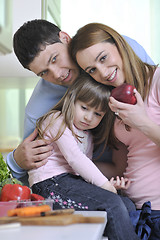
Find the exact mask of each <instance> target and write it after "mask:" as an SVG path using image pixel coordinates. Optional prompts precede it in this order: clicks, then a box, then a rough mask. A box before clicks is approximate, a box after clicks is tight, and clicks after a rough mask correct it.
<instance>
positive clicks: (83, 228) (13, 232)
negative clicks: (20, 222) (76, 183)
mask: <svg viewBox="0 0 160 240" xmlns="http://www.w3.org/2000/svg"><path fill="white" fill-rule="evenodd" d="M75 214H83V215H84V216H94V217H104V218H105V222H104V223H79V224H71V225H67V226H20V227H17V228H6V229H0V236H1V239H3V240H11V239H12V240H29V239H37V240H45V239H54V240H101V239H107V238H102V236H103V231H104V228H105V225H106V223H107V213H106V212H104V211H76V212H75Z"/></svg>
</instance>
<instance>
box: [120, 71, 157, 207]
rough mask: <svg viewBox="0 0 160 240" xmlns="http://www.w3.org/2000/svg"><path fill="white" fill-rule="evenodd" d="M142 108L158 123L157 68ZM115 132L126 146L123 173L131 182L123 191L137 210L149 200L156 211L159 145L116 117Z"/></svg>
mask: <svg viewBox="0 0 160 240" xmlns="http://www.w3.org/2000/svg"><path fill="white" fill-rule="evenodd" d="M145 107H146V110H147V114H148V116H149V117H150V119H151V120H152V121H153V122H155V123H157V124H158V125H160V68H158V69H157V70H156V72H155V74H154V79H153V83H152V88H151V90H150V94H149V106H148V105H147V102H146V101H145ZM115 132H116V136H117V138H118V139H119V140H120V141H121V142H122V143H124V144H125V145H126V146H127V148H128V156H127V157H128V167H127V169H126V172H125V174H124V175H125V177H127V178H129V179H131V181H132V182H131V186H130V187H129V188H128V189H127V190H126V191H125V193H126V194H127V196H128V197H129V198H130V199H132V200H133V202H135V204H136V207H137V208H138V209H140V208H141V207H142V205H143V203H144V202H146V201H151V206H152V209H153V210H160V186H159V185H160V147H159V146H158V145H156V144H155V143H154V142H152V141H151V140H150V139H149V138H147V137H146V136H145V135H144V134H143V133H142V132H140V131H138V130H136V129H131V131H130V132H128V131H126V130H125V127H124V124H123V123H122V122H121V121H120V120H118V119H116V122H115Z"/></svg>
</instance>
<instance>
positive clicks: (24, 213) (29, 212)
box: [8, 205, 51, 217]
mask: <svg viewBox="0 0 160 240" xmlns="http://www.w3.org/2000/svg"><path fill="white" fill-rule="evenodd" d="M48 211H51V207H50V206H49V205H40V206H30V207H23V208H16V209H11V210H9V211H8V216H9V217H12V216H19V217H29V216H36V215H38V214H40V213H44V212H48Z"/></svg>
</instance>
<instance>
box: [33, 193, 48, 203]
mask: <svg viewBox="0 0 160 240" xmlns="http://www.w3.org/2000/svg"><path fill="white" fill-rule="evenodd" d="M44 199H45V198H44V197H42V196H41V195H38V194H36V193H32V194H31V201H39V200H44Z"/></svg>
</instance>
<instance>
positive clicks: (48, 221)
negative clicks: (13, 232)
mask: <svg viewBox="0 0 160 240" xmlns="http://www.w3.org/2000/svg"><path fill="white" fill-rule="evenodd" d="M104 221H105V218H104V217H85V216H83V215H81V214H66V215H56V216H44V217H42V216H39V217H0V224H6V223H14V222H19V223H21V224H22V225H44V226H53V225H57V226H58V225H69V224H74V223H103V222H104Z"/></svg>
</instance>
